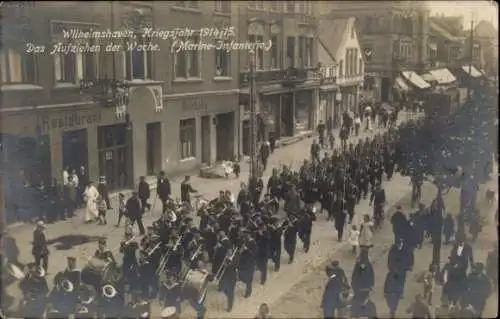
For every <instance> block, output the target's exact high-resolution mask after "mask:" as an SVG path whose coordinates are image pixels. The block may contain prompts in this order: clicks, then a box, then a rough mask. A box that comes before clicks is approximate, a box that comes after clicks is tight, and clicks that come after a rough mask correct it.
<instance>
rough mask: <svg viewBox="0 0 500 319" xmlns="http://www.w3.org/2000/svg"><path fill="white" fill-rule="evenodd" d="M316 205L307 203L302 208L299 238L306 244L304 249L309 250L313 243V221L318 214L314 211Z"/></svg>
mask: <svg viewBox="0 0 500 319" xmlns="http://www.w3.org/2000/svg"><path fill="white" fill-rule="evenodd" d="M313 209H314V207H313V205H312V204H309V205H306V206H305V207H304V208H303V209H302V214H301V218H300V220H299V231H298V233H299V238H300V240H301V241H302V243H303V244H304V251H305V252H306V253H307V252H309V247H310V245H311V232H312V224H313V221H315V220H316V215H315V214H314V211H313Z"/></svg>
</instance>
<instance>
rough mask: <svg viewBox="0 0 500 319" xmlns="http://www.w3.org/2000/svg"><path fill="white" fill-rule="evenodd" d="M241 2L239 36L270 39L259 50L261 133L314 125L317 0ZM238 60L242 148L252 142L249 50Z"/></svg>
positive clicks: (285, 132)
mask: <svg viewBox="0 0 500 319" xmlns="http://www.w3.org/2000/svg"><path fill="white" fill-rule="evenodd" d="M236 4H238V8H239V16H240V20H239V25H238V28H237V29H238V32H239V35H238V37H239V39H241V40H244V39H247V40H248V41H250V42H264V43H266V44H270V45H271V46H270V48H269V50H257V52H256V53H255V65H256V72H255V78H256V86H257V87H256V90H257V95H258V101H257V108H258V111H259V112H260V114H261V121H260V126H261V131H265V132H264V133H263V134H261V138H262V137H265V136H262V135H267V134H272V135H274V136H275V137H276V138H279V137H283V136H293V135H295V134H297V133H299V132H300V131H307V130H313V129H314V127H315V126H316V123H317V119H316V115H315V110H316V107H317V105H318V94H319V78H318V77H317V76H314V75H313V74H312V72H310V70H311V69H314V68H316V67H317V56H316V54H317V40H316V37H315V27H316V25H315V20H314V18H313V12H314V11H313V4H314V3H313V2H306V1H274V2H268V1H247V2H235V5H236ZM239 61H240V64H239V66H240V104H241V109H242V118H241V121H242V123H243V124H242V136H243V153H244V154H248V150H249V145H250V121H249V120H250V114H249V111H250V108H249V93H250V92H249V86H250V76H251V74H250V72H249V56H248V55H247V53H246V52H244V51H242V52H241V54H240V55H239Z"/></svg>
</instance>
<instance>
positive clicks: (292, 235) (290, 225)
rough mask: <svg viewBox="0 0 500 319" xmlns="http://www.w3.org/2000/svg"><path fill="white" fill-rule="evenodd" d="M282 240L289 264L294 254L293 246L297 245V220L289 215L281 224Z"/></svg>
mask: <svg viewBox="0 0 500 319" xmlns="http://www.w3.org/2000/svg"><path fill="white" fill-rule="evenodd" d="M283 229H284V230H283V242H284V245H283V246H284V248H285V251H286V252H287V254H288V256H289V258H290V259H289V261H288V263H289V264H291V263H292V262H293V258H294V256H295V248H296V246H297V231H298V230H297V221H296V219H295V218H294V217H293V216H291V217H289V218H287V220H286V221H285V223H284V225H283Z"/></svg>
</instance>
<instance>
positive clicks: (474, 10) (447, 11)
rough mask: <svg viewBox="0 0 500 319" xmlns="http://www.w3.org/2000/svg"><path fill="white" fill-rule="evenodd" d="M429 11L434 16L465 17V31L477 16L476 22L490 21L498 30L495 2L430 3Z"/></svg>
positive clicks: (496, 5)
mask: <svg viewBox="0 0 500 319" xmlns="http://www.w3.org/2000/svg"><path fill="white" fill-rule="evenodd" d="M429 9H431V12H432V14H441V13H443V14H444V15H446V16H457V15H463V17H464V24H465V25H464V29H469V26H470V21H471V17H472V16H473V15H475V18H474V20H475V21H480V20H486V21H489V22H491V23H492V24H493V26H494V27H495V28H496V29H497V30H498V4H497V3H495V2H494V1H429Z"/></svg>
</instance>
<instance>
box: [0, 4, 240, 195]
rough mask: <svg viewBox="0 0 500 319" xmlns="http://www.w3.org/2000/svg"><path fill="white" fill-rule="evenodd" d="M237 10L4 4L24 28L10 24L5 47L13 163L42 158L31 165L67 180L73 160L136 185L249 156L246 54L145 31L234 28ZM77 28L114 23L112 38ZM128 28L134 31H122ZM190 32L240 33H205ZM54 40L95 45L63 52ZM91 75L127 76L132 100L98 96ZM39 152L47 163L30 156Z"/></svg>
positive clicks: (107, 27)
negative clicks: (112, 101) (244, 118)
mask: <svg viewBox="0 0 500 319" xmlns="http://www.w3.org/2000/svg"><path fill="white" fill-rule="evenodd" d="M231 9H232V8H231V7H230V6H227V5H225V4H224V3H222V2H218V3H216V2H201V1H174V2H164V3H161V2H135V1H130V2H98V3H93V4H91V5H88V4H77V3H74V2H58V3H57V4H55V3H51V2H48V3H41V2H40V3H36V4H33V5H32V6H31V7H28V6H26V7H24V8H19V7H17V8H15V7H9V6H7V7H4V8H3V10H4V12H2V14H3V16H4V17H7V20H8V21H7V23H8V24H9V25H12V26H13V27H11V28H9V29H7V30H4V34H6V36H5V41H4V43H3V44H4V46H3V48H2V50H1V54H0V65H1V67H0V73H1V79H2V85H1V92H2V102H1V107H0V111H1V113H0V114H1V120H2V126H1V133H2V152H3V153H4V154H3V155H4V156H3V157H4V159H5V158H7V159H8V160H7V161H5V160H4V164H5V163H6V162H10V163H17V164H19V165H17V166H18V167H17V168H16V169H21V170H28V167H31V168H30V169H29V170H30V172H29V173H30V175H35V177H36V178H38V179H42V180H44V182H46V183H47V182H49V183H50V182H51V181H52V180H53V179H57V180H59V181H61V179H62V170H63V168H66V167H69V168H70V169H76V170H78V169H79V168H80V167H81V166H83V167H85V168H86V170H87V174H88V178H89V179H90V180H96V179H97V178H98V177H99V176H106V178H107V180H108V184H109V185H110V187H111V188H127V187H131V186H133V185H134V184H135V183H136V182H137V179H138V177H139V176H143V175H156V174H157V173H158V172H159V171H160V170H164V171H166V172H167V174H170V173H172V174H173V173H180V172H183V171H190V170H193V169H194V168H196V167H198V166H200V165H202V163H204V164H207V165H210V164H212V163H214V162H215V161H217V160H221V159H230V158H234V157H235V156H237V155H238V153H239V150H238V149H239V139H240V135H239V133H240V130H239V117H240V114H239V103H238V75H239V70H238V63H239V61H238V59H237V57H236V56H231V55H230V54H229V53H228V52H223V51H222V50H192V51H182V50H181V51H179V52H177V53H175V52H174V53H172V52H171V51H172V50H171V47H172V45H173V42H174V41H175V39H174V40H173V39H171V38H170V39H162V38H160V36H159V35H153V34H151V33H147V32H146V31H145V30H147V29H149V30H174V29H175V28H178V26H179V25H182V26H184V27H185V28H186V29H197V30H200V29H201V28H204V27H207V26H216V27H220V28H224V27H226V26H231V25H235V24H237V19H238V13H237V12H234V11H232V10H231ZM71 30H77V31H81V32H93V31H96V30H98V31H109V32H108V35H109V37H105V38H102V37H101V38H99V39H96V38H92V37H91V38H90V39H87V38H84V37H83V36H82V37H81V38H80V39H71V38H69V36H68V31H71ZM125 30H127V31H129V32H130V33H127V35H126V36H124V35H125V34H126V33H122V34H121V35H118V36H116V33H115V35H114V36H113V35H111V32H112V31H125ZM103 34H104V33H103ZM143 35H145V36H143ZM134 36H135V37H134ZM178 39H186V38H180V37H179V38H178ZM189 40H191V41H193V42H195V43H196V42H197V43H200V42H210V43H214V42H215V41H218V40H220V41H229V39H228V38H224V39H216V38H214V37H213V36H211V37H208V36H207V37H200V34H192V35H191V37H189ZM28 43H32V44H33V46H32V47H30V46H28V45H27V44H28ZM54 43H60V44H61V47H62V48H64V47H63V46H64V45H66V46H71V45H80V46H83V47H85V49H84V50H83V51H84V52H83V53H76V54H75V53H73V54H65V53H64V52H61V53H55V54H51V51H52V50H53V47H54ZM141 45H142V46H141ZM97 46H99V48H100V50H99V49H96V47H97ZM145 47H148V48H149V49H144V48H145ZM43 49H45V52H42V51H43ZM141 49H142V50H141ZM26 51H28V52H26ZM81 79H116V80H119V81H123V82H125V83H127V85H128V86H129V87H130V89H129V95H128V101H129V102H128V106H127V107H126V108H124V107H123V106H121V105H111V106H103V105H101V104H100V103H95V102H94V101H93V99H92V96H89V95H88V94H86V92H84V94H82V92H81V90H80V81H81ZM228 137H230V138H229V140H228ZM30 157H36V165H34V164H33V163H28V162H26V161H27V159H28V158H30ZM25 162H26V163H25ZM34 167H36V169H35V168H34ZM31 171H33V172H31Z"/></svg>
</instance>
